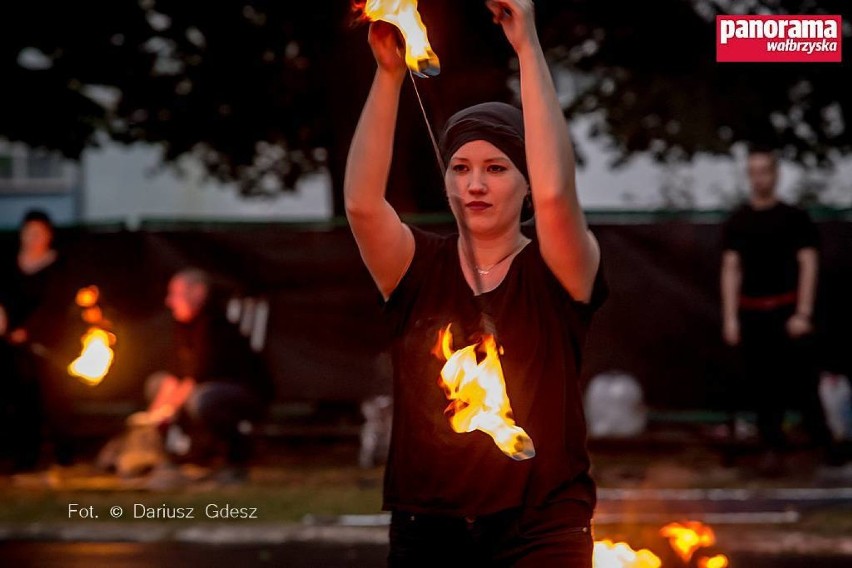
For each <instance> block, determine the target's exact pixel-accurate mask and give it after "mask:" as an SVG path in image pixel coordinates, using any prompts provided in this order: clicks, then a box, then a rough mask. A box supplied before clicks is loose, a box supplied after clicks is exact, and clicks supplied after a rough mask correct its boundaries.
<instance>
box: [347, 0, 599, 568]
mask: <svg viewBox="0 0 852 568" xmlns="http://www.w3.org/2000/svg"><path fill="white" fill-rule="evenodd" d="M486 4H487V6H488V9H489V10H490V11H491V12H492V14H493V15H494V20H495V22H497V23H499V25H501V26H502V28H503V31H504V33H505V35H506V38H507V39H508V40H509V42H510V43H511V45H512V47H513V48H514V50H515V52H516V53H517V56H518V59H519V63H520V77H521V103H522V106H523V111H521V110H520V109H518V108H516V107H514V106H511V105H508V104H504V103H497V102H489V103H483V104H480V105H476V106H473V107H470V108H467V109H464V110H461V111H459V112H457V113H456V114H455V115H453V116H452V117H451V118H450V119H449V121H447V124H446V125H445V126H444V128H443V131H442V134H441V139H440V144H439V147H440V153H441V155H442V158H443V162H444V164H445V172H444V183H445V190H446V192H447V197H448V200H449V203H450V208H451V210H452V212H453V215H454V217H455V219H456V224H457V227H458V234H454V235H449V236H446V235H438V234H434V233H430V232H426V231H424V230H421V229H418V228H416V227H413V226H409V225H407V224H405V223H403V222H402V221H401V220H400V217H399V216H398V215H397V213H396V212H395V211H394V209H393V208H392V206H391V205H390V204H389V203H388V202H387V200H386V199H385V190H386V186H387V182H388V174H389V169H390V164H391V159H392V149H393V144H394V128H395V123H396V116H397V109H398V104H399V95H400V90H401V87H402V83H403V80H404V78H405V75H406V64H405V60H404V58H403V56H402V55H401V53H400V50H399V43H398V42H399V40H398V36H397V32H396V30H395V29H394V28H393V27H392V26H390V25H388V24H385V23H383V22H376V23H373V24H372V25H371V26H370V31H369V36H368V40H369V43H370V46H371V48H372V51H373V55H374V57H375V59H376V62H377V70H376V73H375V78H374V80H373V84H372V87H371V90H370V93H369V95H368V98H367V101H366V103H365V105H364V108H363V111H362V114H361V118H360V121H359V123H358V126H357V128H356V131H355V135H354V138H353V141H352V146H351V148H350V152H349V158H348V162H347V169H346V181H345V198H346V212H347V216H348V218H349V222H350V226H351V227H352V231H353V233H354V236H355V239H356V241H357V243H358V246H359V249H360V252H361V256H362V259H363V261H364V263H365V264H366V266H367V268H368V270H369V272H370V274H371V275H372V277H373V279H374V281H375V283H376V285H377V287H378V288H379V290H380V292H381V293H382V295H383V296H384V298H385V300H386V305H385V309H386V312H387V315H388V317H390V318H391V321H392V324H393V328H394V332H395V344H394V350H393V355H394V401H395V403H394V422H393V430H392V432H393V433H392V441H391V449H390V452H389V456H388V463H387V468H386V473H385V488H384V508H385V509H386V510H390V511H391V512H392V521H391V529H390V537H391V548H390V556H389V564H390V565H391V566H455V565H459V566H461V565H464V566H482V565H488V566H536V567H540V566H583V567H591V565H592V546H593V541H592V535H591V529H590V522H591V518H592V513H593V510H594V506H595V486H594V483H593V481H592V479H591V478H590V476H589V457H588V453H587V451H586V429H585V419H584V415H583V408H582V397H581V389H580V385H579V369H580V355H581V348H582V345H583V340H584V338H585V334H586V330H587V328H588V324H589V321H590V317H591V315H592V312H593V311H594V310H595V309H596V307H598V306H599V305H600V303H601V301H602V300H603V297H604V296H605V286H604V284H603V279H602V278H601V276H600V270H599V266H600V251H599V248H598V244H597V241H596V239H595V238H594V236H593V235H592V233H591V232H590V231H589V230H588V227H587V225H586V220H585V218H584V215H583V211H582V209H581V207H580V204H579V201H578V199H577V193H576V188H575V161H574V154H573V150H572V146H571V141H570V139H569V135H568V128H567V125H566V124H565V120H564V117H563V115H562V111H561V109H560V107H559V104H558V100H557V96H556V92H555V89H554V86H553V83H552V80H551V77H550V73H549V70H548V67H547V64H546V62H545V58H544V54H543V52H542V48H541V46H540V44H539V40H538V36H537V32H536V29H535V19H534V12H533V5H532V2H531V1H530V0H497V1H489V2H487V3H486ZM530 199H531V201H532V205H533V206H534V209H535V212H536V214H535V217H536V218H535V234H534V235H533V236H532V238H528V237H527V236H525V235H524V233H523V232H522V230H521V212H522V209H523V207H524V203H525V201H526V200H530ZM463 346H468V347H467V348H465V349H460V348H461V347H463ZM478 375H486V376H487V377H486V378H485V379H484V380H482V381H480V382H477V380H476V379H477V378H478V377H477V376H478ZM494 389H496V391H497V392H495V391H494ZM448 399H450V404H449V407H448ZM495 422H499V423H495Z"/></svg>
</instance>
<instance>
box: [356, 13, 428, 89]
mask: <svg viewBox="0 0 852 568" xmlns="http://www.w3.org/2000/svg"><path fill="white" fill-rule="evenodd" d="M361 9H362V10H363V12H364V16H365V17H366V18H367V19H368V20H370V21H371V22H375V21H377V20H382V21H383V22H387V23H389V24H391V25H392V26H395V27H396V28H397V29H398V30H399V31H400V33H402V37H403V39H404V40H405V64H406V65H407V66H408V68H409V69H411V70H412V71H413V72H414V73H416V74H417V75H419V76H420V77H434V76H435V75H437V74H439V73H440V72H441V63H440V62H439V61H438V56H437V55H435V52H434V51H432V46H431V45H429V37H428V36H427V34H426V26H424V25H423V20H421V19H420V13H419V12H418V11H417V0H366V2H364V6H363V8H361Z"/></svg>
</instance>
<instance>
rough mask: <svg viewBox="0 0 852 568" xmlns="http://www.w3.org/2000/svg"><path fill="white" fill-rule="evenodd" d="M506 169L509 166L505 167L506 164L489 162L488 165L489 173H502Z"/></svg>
mask: <svg viewBox="0 0 852 568" xmlns="http://www.w3.org/2000/svg"><path fill="white" fill-rule="evenodd" d="M507 169H509V168H507V167H506V166H501V165H500V164H491V165H490V166H488V171H489V172H491V173H503V172H505V171H506V170H507Z"/></svg>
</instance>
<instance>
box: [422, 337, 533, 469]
mask: <svg viewBox="0 0 852 568" xmlns="http://www.w3.org/2000/svg"><path fill="white" fill-rule="evenodd" d="M452 345H453V335H452V332H451V331H450V326H449V325H448V326H447V327H446V328H445V329H442V330H441V331H440V332H439V333H438V345H436V348H435V354H436V355H438V357H439V358H442V359H444V360H445V361H446V363H445V364H444V367H443V368H442V369H441V380H440V384H441V387H442V388H443V389H444V394H446V396H447V398H448V399H450V400H451V401H452V402H450V405H449V406H448V407H447V409H446V410H445V414H447V416H448V417H449V419H450V426H451V427H452V429H453V431H455V432H458V433H465V432H473V431H474V430H479V431H481V432H484V433H486V434H488V435H489V436H491V438H492V439H493V440H494V443H495V444H496V445H497V447H498V448H500V451H502V452H503V453H504V454H506V455H507V456H509V457H510V458H512V459H514V460H519V461H520V460H526V459H529V458H532V457H534V456H535V447H534V446H533V441H532V439H531V438H530V437H529V435H527V433H526V432H525V431H524V429H523V428H521V427H520V426H518V425H516V424H515V420H514V419H513V418H512V407H511V404H510V403H509V396H508V395H507V394H506V381H505V379H504V378H503V368H502V366H501V365H500V353H502V350H501V349H499V348H498V347H497V342H496V340H495V339H494V336H493V335H490V334H486V335H485V336H484V337H483V339H482V341H480V342H479V343H477V344H474V345H468V346H467V347H464V348H462V349H459V350H458V351H453V348H452ZM477 348H481V350H484V352H485V357H484V359H483V360H482V361H477V355H476V354H477Z"/></svg>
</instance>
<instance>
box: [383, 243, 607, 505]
mask: <svg viewBox="0 0 852 568" xmlns="http://www.w3.org/2000/svg"><path fill="white" fill-rule="evenodd" d="M412 232H413V233H414V238H415V253H414V259H413V260H412V263H411V266H410V267H409V269H408V270H407V272H406V274H405V276H404V277H403V278H402V280H401V282H400V283H399V285H398V286H397V288H396V289H395V290H394V292H393V293H392V294H391V296H390V298H389V299H388V302H387V305H386V312H387V313H388V314H389V316H390V318H391V322H392V326H393V331H394V348H393V366H394V425H393V431H392V441H391V449H390V453H389V457H388V465H387V468H386V472H385V495H384V508H385V509H390V510H404V511H412V512H421V513H423V512H425V513H433V514H448V515H483V514H489V513H493V512H497V511H501V510H505V509H510V508H513V507H519V506H524V505H528V506H538V505H543V504H548V503H555V502H560V501H566V500H574V501H575V502H577V503H578V504H579V505H580V510H581V511H583V512H584V514H585V516H587V517H589V516H591V512H592V510H593V508H594V504H595V486H594V483H593V482H592V480H591V478H590V476H589V457H588V453H587V450H586V422H585V417H584V413H583V407H582V396H581V386H580V384H579V369H580V354H581V351H582V346H583V342H584V339H585V335H586V330H587V328H588V325H589V321H590V318H591V315H592V312H593V311H594V310H595V309H596V308H597V307H598V306H599V305H600V303H601V302H602V301H603V299H604V297H605V296H606V286H605V284H604V282H603V279H602V276H601V274H602V271H600V270H599V272H598V278H597V279H596V282H595V287H594V291H593V294H592V300H591V302H589V303H588V304H584V303H579V302H576V301H574V300H573V299H572V298H571V296H570V295H569V294H568V292H566V291H565V289H564V288H563V287H562V286H561V285H560V284H559V282H558V281H557V279H556V277H555V276H554V275H553V273H552V272H551V271H550V269H549V268H548V267H547V265H546V264H545V263H544V261H543V260H542V258H541V254H540V252H539V248H538V244H537V243H536V241H533V242H531V243H530V244H529V245H527V246H526V247H525V248H524V249H523V250H522V251H521V252H520V253H519V254H518V255H517V256H516V257H515V258H514V260H513V261H512V264H511V267H510V268H509V271H508V273H507V274H506V277H505V279H504V280H503V282H502V283H501V284H500V285H499V286H498V287H497V288H496V289H494V290H492V291H490V292H487V293H485V294H483V295H482V296H481V302H482V303H481V304H480V303H479V302H477V299H476V297H475V296H474V294H473V292H472V291H471V289H470V287H469V286H468V284H467V282H466V281H465V279H464V276H463V274H462V271H461V266H460V264H459V257H458V251H457V239H458V237H457V235H451V236H440V235H436V234H432V233H427V232H424V231H421V230H419V229H416V228H413V227H412ZM480 305H484V306H485V307H486V309H487V310H488V312H489V314H490V315H491V317H492V318H493V321H494V324H495V326H496V329H497V341H498V343H499V345H500V346H501V347H502V348H503V350H504V352H503V355H501V357H500V359H501V363H502V368H503V374H504V377H505V382H506V392H507V394H508V397H509V401H510V404H511V407H512V410H513V416H514V419H515V422H516V423H517V425H518V426H520V427H521V428H523V429H524V430H525V431H526V432H527V434H529V436H530V437H531V438H532V441H533V444H534V445H535V450H536V455H535V457H533V458H531V459H527V460H524V461H515V460H513V459H511V458H510V457H508V456H506V455H505V454H503V452H501V451H500V449H499V448H498V447H497V446H496V445H495V444H494V442H493V441H492V439H491V438H490V437H489V436H488V435H487V434H485V433H483V432H480V431H473V432H470V433H461V434H459V433H456V432H454V431H453V430H452V428H451V426H450V423H449V420H448V418H447V416H445V415H444V410H445V408H446V407H447V406H448V404H449V401H448V400H447V398H446V396H445V394H444V391H443V390H442V387H441V386H440V385H439V377H440V371H441V368H442V367H443V364H444V361H443V360H441V359H439V358H438V357H436V356H435V355H434V354H433V352H432V351H433V347H434V346H435V344H436V342H437V339H438V332H439V330H440V329H442V328H445V327H446V326H447V325H448V324H450V323H452V332H453V335H454V341H453V343H454V345H453V349H456V350H457V349H460V348H462V347H463V346H466V345H471V344H473V343H476V342H477V340H478V339H479V334H480V321H481V311H480Z"/></svg>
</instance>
